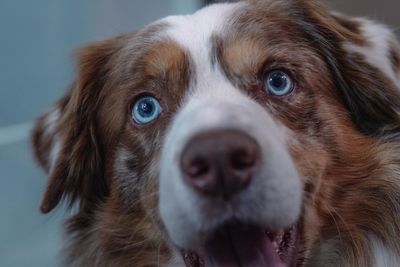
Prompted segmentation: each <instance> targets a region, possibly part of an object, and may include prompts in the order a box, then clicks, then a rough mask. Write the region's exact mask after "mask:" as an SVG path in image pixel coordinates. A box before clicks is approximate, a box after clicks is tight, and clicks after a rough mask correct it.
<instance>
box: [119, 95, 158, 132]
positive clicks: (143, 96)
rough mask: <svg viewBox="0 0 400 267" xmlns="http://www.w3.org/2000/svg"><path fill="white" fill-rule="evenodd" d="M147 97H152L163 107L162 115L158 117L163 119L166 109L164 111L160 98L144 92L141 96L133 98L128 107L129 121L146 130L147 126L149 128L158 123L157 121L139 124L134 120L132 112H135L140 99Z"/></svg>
mask: <svg viewBox="0 0 400 267" xmlns="http://www.w3.org/2000/svg"><path fill="white" fill-rule="evenodd" d="M145 97H152V98H154V99H155V100H157V101H158V104H159V105H160V107H161V112H160V114H159V115H158V117H161V116H162V114H163V113H164V109H163V105H162V102H161V100H160V99H159V98H158V97H156V96H155V95H154V94H151V93H146V92H143V93H140V94H138V95H136V96H135V97H133V98H132V99H131V100H130V102H129V103H130V104H129V105H128V112H127V113H128V116H129V119H130V121H131V123H132V124H133V125H135V126H136V127H140V128H145V127H147V126H149V125H152V124H153V123H154V122H155V121H157V120H153V121H150V122H148V123H143V124H141V123H139V122H137V121H136V120H135V119H134V118H133V116H132V111H133V108H134V107H135V104H136V102H137V101H139V99H141V98H145Z"/></svg>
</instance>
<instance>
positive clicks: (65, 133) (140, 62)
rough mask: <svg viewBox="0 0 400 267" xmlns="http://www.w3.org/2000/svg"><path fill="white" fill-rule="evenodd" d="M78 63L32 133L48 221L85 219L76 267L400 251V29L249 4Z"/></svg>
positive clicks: (236, 262) (75, 230)
mask: <svg viewBox="0 0 400 267" xmlns="http://www.w3.org/2000/svg"><path fill="white" fill-rule="evenodd" d="M78 58H79V64H78V75H77V79H76V80H75V82H74V83H73V85H72V87H71V90H70V91H69V93H68V94H67V95H66V96H65V97H63V98H62V99H61V100H60V101H59V102H58V103H57V104H56V105H55V107H54V109H53V110H52V111H51V112H49V113H47V114H45V115H44V116H43V117H41V118H40V119H39V120H38V122H37V125H36V128H35V130H34V133H33V144H34V148H35V152H36V155H37V158H38V160H39V162H40V163H41V164H42V165H43V167H44V168H45V169H46V170H47V172H48V174H49V181H48V185H47V189H46V192H45V196H44V199H43V203H42V205H41V210H42V211H43V212H49V211H51V210H52V209H53V208H54V207H56V206H57V204H58V203H59V202H60V201H61V200H62V199H63V198H65V199H67V200H68V201H69V203H70V204H71V205H75V204H76V205H78V207H77V209H76V210H77V212H76V214H75V215H74V217H73V218H72V219H71V220H70V224H69V231H70V233H71V234H72V236H73V240H72V245H71V247H70V261H71V262H75V263H78V264H83V265H85V264H89V265H92V264H95V265H96V264H98V265H100V266H103V265H106V266H109V265H113V264H114V265H116V266H126V265H129V264H130V265H131V266H160V265H161V266H164V265H167V264H170V265H171V266H181V265H184V263H183V262H185V264H186V266H188V267H192V266H193V267H195V266H201V265H205V266H206V267H208V266H303V265H302V264H304V265H307V264H308V265H312V266H328V264H333V265H332V266H372V265H371V264H372V263H373V262H374V261H375V262H377V261H378V258H379V257H381V258H382V257H383V258H385V255H387V256H388V257H389V258H390V256H393V255H396V253H398V252H399V251H400V249H399V247H400V244H399V243H398V241H396V240H390V238H389V237H392V236H394V235H398V234H399V227H400V225H399V224H398V222H397V220H396V216H398V215H396V212H398V211H399V210H400V205H399V193H398V190H399V178H398V177H397V176H398V173H399V169H398V167H397V164H396V161H398V159H397V157H398V156H397V154H398V153H397V151H398V149H397V145H396V140H398V138H399V126H400V116H399V112H400V91H399V85H400V56H399V50H398V47H397V46H396V42H395V41H394V38H393V36H392V34H391V32H390V30H388V29H387V28H386V27H384V26H381V25H379V24H376V23H373V22H370V21H368V20H365V19H351V18H347V17H344V16H341V15H339V14H334V13H330V12H328V11H326V10H325V9H324V8H322V7H320V6H319V5H318V4H316V3H314V2H313V1H306V0H292V1H289V0H288V1H267V0H265V1H262V0H259V1H243V2H239V3H235V4H218V5H213V6H209V7H207V8H204V9H202V10H200V11H198V12H197V13H195V14H193V15H191V16H174V17H168V18H166V19H163V20H161V21H158V22H156V23H154V24H152V25H150V26H148V27H147V28H145V29H144V30H142V31H139V32H137V33H135V34H131V35H129V34H128V35H123V36H119V37H116V38H113V39H110V40H106V41H103V42H99V43H95V44H93V45H89V46H87V47H84V48H82V49H81V50H79V53H78ZM384 253H386V254H384ZM388 257H386V258H385V259H386V260H387V258H388ZM389 260H393V261H394V260H395V259H389ZM387 262H389V261H387ZM102 264H103V265H102ZM107 264H108V265H107ZM157 264H159V265H157ZM346 264H348V265H346ZM329 266H330V265H329Z"/></svg>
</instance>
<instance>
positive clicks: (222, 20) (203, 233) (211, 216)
mask: <svg viewBox="0 0 400 267" xmlns="http://www.w3.org/2000/svg"><path fill="white" fill-rule="evenodd" d="M240 5H241V4H234V5H227V4H223V5H214V6H211V7H208V8H206V9H203V10H201V11H200V12H197V13H195V14H194V15H193V16H192V17H191V16H185V17H170V18H168V19H167V21H168V22H169V23H170V24H171V25H172V26H171V29H170V30H169V31H168V33H167V36H168V37H169V38H171V39H173V40H175V41H176V42H177V43H178V44H180V45H181V46H182V47H183V48H184V49H185V50H186V51H188V52H189V54H190V56H191V58H192V59H193V64H194V67H195V73H196V83H195V84H192V85H191V88H189V90H188V92H189V93H188V95H187V96H186V100H185V103H184V104H183V105H182V107H181V109H180V110H179V111H178V112H177V114H176V116H175V118H174V120H173V122H172V125H171V127H170V129H169V131H168V132H167V134H166V137H165V143H164V146H163V150H162V154H161V166H160V213H161V217H162V220H163V222H164V224H165V226H166V228H167V231H168V233H169V235H170V237H171V239H172V241H173V242H174V243H175V244H177V245H178V246H180V247H183V248H185V249H189V248H190V249H198V248H200V247H201V245H202V243H203V242H204V238H206V237H207V234H208V233H210V232H211V231H213V230H214V229H215V228H216V227H218V226H220V225H221V224H223V223H224V222H227V221H228V220H231V219H238V220H241V221H244V222H249V223H254V224H258V225H261V226H263V227H265V228H268V229H271V230H278V229H281V228H284V227H287V226H289V225H290V224H292V223H294V222H295V221H296V220H297V218H298V216H299V213H300V205H301V194H302V193H301V192H302V189H301V183H300V178H299V176H298V174H297V171H296V169H295V167H294V164H293V162H292V160H291V158H290V156H289V155H288V152H287V149H286V147H285V144H284V143H283V142H281V140H282V137H281V136H282V134H284V132H283V131H280V130H279V127H278V126H277V125H276V124H275V123H274V121H273V119H272V117H271V116H270V115H269V114H268V113H267V112H266V111H265V109H264V108H263V107H262V106H261V105H259V104H258V103H256V102H255V101H253V100H251V99H250V98H249V97H248V96H246V95H245V94H243V93H241V92H240V91H239V90H238V89H237V88H235V87H234V86H233V85H232V84H231V83H230V82H229V80H228V79H227V78H226V77H225V76H224V74H223V73H222V71H221V70H220V69H219V68H218V67H217V68H213V67H212V66H211V63H210V62H211V59H210V54H211V53H210V50H211V43H210V38H211V35H212V34H214V33H221V32H222V31H223V30H224V27H225V25H228V24H227V23H228V21H229V14H232V12H234V11H235V10H236V9H237V8H239V7H240ZM183 37H184V38H183ZM217 129H235V130H241V131H244V132H246V133H247V134H249V135H250V136H252V137H253V138H254V139H255V140H256V141H257V142H258V143H259V144H260V146H261V154H262V164H260V165H261V166H262V167H261V169H260V170H259V171H258V173H256V175H255V176H254V177H253V180H252V183H251V184H250V186H249V187H248V188H247V189H245V190H244V191H243V192H241V193H240V194H239V195H238V196H237V197H236V198H234V199H233V200H232V201H231V202H229V203H227V202H224V201H222V200H221V201H210V200H209V199H207V198H205V197H203V196H202V195H200V194H198V193H197V192H195V191H194V190H193V189H192V188H190V187H189V186H187V185H186V183H184V182H183V178H182V174H181V170H180V166H179V165H180V156H181V152H182V150H183V148H184V147H185V145H186V144H187V142H188V141H189V140H190V139H191V138H192V137H194V136H195V135H196V134H198V133H200V132H204V131H208V130H217Z"/></svg>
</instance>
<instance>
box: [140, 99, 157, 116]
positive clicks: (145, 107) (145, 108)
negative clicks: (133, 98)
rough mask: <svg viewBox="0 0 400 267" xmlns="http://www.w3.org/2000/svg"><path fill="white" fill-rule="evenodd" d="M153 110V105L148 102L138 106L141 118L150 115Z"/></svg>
mask: <svg viewBox="0 0 400 267" xmlns="http://www.w3.org/2000/svg"><path fill="white" fill-rule="evenodd" d="M153 110H154V107H153V104H152V103H150V102H148V101H142V102H140V105H139V112H140V114H141V115H143V116H148V115H151V114H152V112H153Z"/></svg>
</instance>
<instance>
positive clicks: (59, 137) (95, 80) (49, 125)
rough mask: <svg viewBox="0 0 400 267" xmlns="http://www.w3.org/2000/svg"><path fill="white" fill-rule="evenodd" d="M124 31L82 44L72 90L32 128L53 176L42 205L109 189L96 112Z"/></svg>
mask: <svg viewBox="0 0 400 267" xmlns="http://www.w3.org/2000/svg"><path fill="white" fill-rule="evenodd" d="M123 39H124V37H123V36H120V37H116V38H113V39H109V40H106V41H103V42H98V43H95V44H92V45H88V46H86V47H84V48H82V49H80V50H78V53H77V58H78V74H77V78H76V80H75V82H74V83H73V85H72V86H71V89H70V91H69V92H68V93H67V94H66V95H65V96H64V97H63V98H62V99H61V100H60V101H59V102H58V103H57V104H56V105H55V107H54V108H53V110H52V111H50V112H48V113H47V114H44V115H43V116H42V117H41V118H39V119H38V120H37V122H36V125H35V127H34V129H33V132H32V144H33V148H34V152H35V156H36V158H37V159H38V161H39V163H40V164H41V165H42V167H43V168H44V169H45V170H46V172H47V174H48V176H49V178H48V182H47V187H46V191H45V194H44V197H43V200H42V204H41V207H40V210H41V211H42V212H44V213H47V212H49V211H51V210H52V209H54V207H56V206H57V204H58V203H59V202H60V200H61V199H63V198H66V199H68V200H69V204H70V205H72V204H74V203H75V202H76V201H77V200H79V203H80V205H81V207H87V206H88V205H89V204H91V203H96V201H98V200H99V199H101V198H104V197H105V196H106V195H107V183H106V181H105V178H104V177H103V171H102V170H103V159H102V156H101V155H102V153H101V148H100V146H99V140H98V135H97V133H96V124H95V118H94V117H95V114H96V110H97V108H98V105H99V102H100V92H101V91H102V88H103V86H104V84H105V81H106V79H107V75H108V73H109V69H110V65H111V58H112V57H113V56H114V55H115V54H116V53H117V51H118V50H119V49H120V47H121V44H122V42H123Z"/></svg>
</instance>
